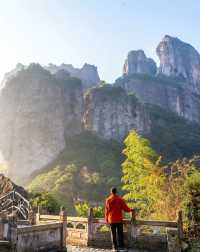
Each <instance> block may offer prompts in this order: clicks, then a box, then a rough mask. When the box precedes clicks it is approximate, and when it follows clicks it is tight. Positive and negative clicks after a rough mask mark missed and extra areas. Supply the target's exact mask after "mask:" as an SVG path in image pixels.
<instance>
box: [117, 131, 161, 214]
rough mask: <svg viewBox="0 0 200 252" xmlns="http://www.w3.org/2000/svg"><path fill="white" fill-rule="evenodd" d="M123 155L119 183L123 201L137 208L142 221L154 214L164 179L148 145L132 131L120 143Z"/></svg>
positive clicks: (153, 153) (158, 161)
mask: <svg viewBox="0 0 200 252" xmlns="http://www.w3.org/2000/svg"><path fill="white" fill-rule="evenodd" d="M124 143H125V146H126V147H125V149H124V150H123V154H124V155H125V156H126V160H125V161H124V163H123V164H122V172H123V176H122V182H123V190H125V192H126V193H125V195H124V198H125V199H126V200H128V201H130V205H131V206H132V207H139V208H140V209H141V211H140V213H141V216H142V217H146V216H149V215H150V214H152V213H153V212H154V211H155V205H156V202H157V201H158V199H159V198H161V197H162V190H161V188H162V186H163V182H164V176H163V175H162V170H161V167H160V159H159V158H158V156H157V154H156V153H155V151H154V150H153V149H152V148H151V146H150V142H149V141H148V140H147V139H145V138H143V137H141V136H139V135H138V134H137V133H136V132H135V131H132V132H130V133H129V135H128V137H127V138H126V139H125V141H124Z"/></svg>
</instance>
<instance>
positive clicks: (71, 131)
mask: <svg viewBox="0 0 200 252" xmlns="http://www.w3.org/2000/svg"><path fill="white" fill-rule="evenodd" d="M157 53H158V54H159V57H160V60H161V63H160V67H159V69H158V70H157V69H156V64H155V62H154V61H153V60H152V59H149V58H147V57H146V55H145V54H144V52H143V51H142V50H139V51H131V52H130V53H129V54H128V56H127V59H126V61H125V65H124V68H123V76H122V77H120V78H118V79H117V80H116V82H115V83H114V85H113V86H112V85H104V86H97V84H98V82H99V76H98V72H97V68H96V67H94V66H91V65H88V64H85V65H84V66H83V68H81V69H76V68H74V67H73V66H72V65H65V64H63V65H61V66H55V65H52V64H51V65H49V66H48V67H45V68H46V69H45V68H44V67H41V66H40V65H38V64H31V65H30V66H23V65H21V64H19V65H18V66H17V67H16V69H14V70H13V71H11V72H10V73H8V74H6V76H5V78H4V80H3V83H2V85H1V89H0V116H1V118H2V119H1V120H0V131H1V135H0V157H1V163H6V164H7V166H8V168H9V175H10V176H11V177H12V178H14V177H15V178H16V177H21V178H22V177H27V176H29V175H30V174H31V173H32V172H33V171H35V170H37V169H40V168H43V167H44V166H46V165H47V164H48V163H50V162H51V161H52V160H54V159H56V158H57V157H58V155H59V154H60V153H61V152H62V151H63V150H64V149H65V148H66V144H67V141H69V136H74V135H77V134H79V133H84V132H83V131H85V130H87V131H92V132H94V133H96V134H97V135H98V136H100V137H101V138H105V139H107V140H108V139H116V140H118V141H122V139H123V138H124V137H125V136H126V135H127V134H128V132H129V131H130V130H132V129H136V130H137V131H138V132H140V133H143V134H145V135H148V134H150V133H151V132H152V129H154V128H156V129H154V133H152V134H154V135H155V134H156V133H157V128H158V127H160V125H159V124H155V121H156V120H157V118H158V117H156V120H155V119H153V117H152V112H151V111H150V110H149V109H147V104H153V105H157V106H159V107H161V108H162V109H164V110H162V111H161V112H160V113H159V122H161V126H162V128H163V125H164V126H165V125H166V124H168V121H167V120H168V118H167V119H165V120H162V116H163V115H164V113H166V111H173V112H176V114H177V115H179V116H181V117H183V118H184V119H187V120H189V121H194V122H197V123H199V122H200V95H199V92H198V85H199V84H198V83H199V82H198V81H199V80H198V78H197V77H198V73H199V71H200V67H199V66H198V57H199V56H198V55H199V54H198V52H197V51H196V50H195V49H194V48H193V47H191V46H190V45H188V44H186V43H184V42H182V41H180V40H178V39H176V38H172V37H169V36H165V38H164V39H163V41H162V42H161V43H160V44H159V46H158V48H157ZM47 69H48V70H47ZM72 76H76V77H79V79H77V78H76V77H72ZM88 87H90V89H89V90H86V89H87V88H88ZM91 87H93V88H91ZM82 89H83V90H84V95H83V91H82ZM155 111H157V109H155ZM170 113H171V112H170ZM177 115H176V116H177ZM170 118H172V119H171V120H174V119H173V118H175V117H170ZM177 121H178V123H179V126H180V125H181V124H182V123H183V124H185V123H186V121H185V120H181V121H179V120H177ZM174 127H175V126H174V125H172V126H171V129H173V128H174ZM189 127H190V125H189V126H187V130H188V128H189ZM180 128H181V127H179V129H180ZM179 129H178V130H179ZM181 129H182V128H181ZM164 131H166V130H165V129H164ZM182 131H183V132H184V134H185V131H184V127H183V129H182ZM197 132H199V131H198V130H197ZM162 134H163V133H162ZM162 134H161V136H162ZM170 134H171V133H170ZM198 134H199V133H198ZM176 135H177V134H174V135H173V137H172V138H174V136H176ZM181 136H182V134H181ZM184 136H185V135H183V137H184ZM152 139H153V138H152ZM160 139H161V137H159V138H158V141H160ZM166 139H167V138H166ZM190 139H192V140H191V141H190V142H189V144H191V143H193V142H195V141H194V140H193V138H192V137H191V138H190ZM180 141H182V140H180ZM173 145H174V144H173V139H172V144H171V146H173ZM176 145H177V144H176ZM163 146H164V147H165V143H163ZM194 149H195V150H196V149H197V148H196V147H195V148H194ZM195 153H196V152H195Z"/></svg>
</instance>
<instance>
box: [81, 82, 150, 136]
mask: <svg viewBox="0 0 200 252" xmlns="http://www.w3.org/2000/svg"><path fill="white" fill-rule="evenodd" d="M83 122H84V126H85V129H87V130H90V131H93V132H96V133H97V134H98V135H100V136H101V137H103V138H106V139H117V140H122V139H123V138H124V137H125V136H126V135H127V133H128V132H129V131H130V130H131V129H136V130H137V131H138V132H148V131H149V129H150V120H149V117H148V113H146V111H145V109H144V107H143V106H142V105H141V104H140V103H138V101H137V99H136V97H135V96H134V95H127V94H126V92H125V91H124V90H123V89H122V88H119V87H112V86H111V85H105V86H103V87H99V88H95V89H92V90H90V92H89V93H88V94H87V95H86V97H85V109H84V118H83Z"/></svg>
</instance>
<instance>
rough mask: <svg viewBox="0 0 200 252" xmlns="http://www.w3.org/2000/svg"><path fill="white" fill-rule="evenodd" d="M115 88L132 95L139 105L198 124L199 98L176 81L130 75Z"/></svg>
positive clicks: (118, 81)
mask: <svg viewBox="0 0 200 252" xmlns="http://www.w3.org/2000/svg"><path fill="white" fill-rule="evenodd" d="M114 85H115V86H119V87H122V88H123V89H125V90H126V92H127V93H131V92H132V93H134V94H135V95H136V97H137V98H138V99H139V101H140V102H141V103H150V104H155V105H158V106H160V107H162V108H164V109H167V110H171V111H174V112H176V113H177V114H178V115H179V116H183V117H184V118H185V119H187V120H190V121H195V122H200V96H199V95H198V94H196V93H194V92H192V91H191V90H190V89H188V88H185V85H186V84H185V83H183V82H180V81H178V80H174V79H170V78H166V77H164V76H162V77H151V76H147V75H132V76H128V77H122V78H119V79H117V80H116V82H115V84H114Z"/></svg>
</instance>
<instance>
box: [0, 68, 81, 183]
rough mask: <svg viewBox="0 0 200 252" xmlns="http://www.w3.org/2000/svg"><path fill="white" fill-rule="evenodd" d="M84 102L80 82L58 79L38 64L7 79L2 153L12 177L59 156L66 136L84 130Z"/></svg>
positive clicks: (0, 97) (0, 98)
mask: <svg viewBox="0 0 200 252" xmlns="http://www.w3.org/2000/svg"><path fill="white" fill-rule="evenodd" d="M82 102H83V100H82V88H81V83H80V81H79V80H77V79H75V78H74V79H71V78H70V79H69V80H68V81H66V80H58V79H56V78H55V77H53V76H52V75H51V74H50V73H49V72H48V71H46V70H44V69H43V68H42V67H41V66H40V65H38V64H31V65H30V66H29V67H28V68H26V69H23V70H21V71H19V72H18V73H17V74H16V75H15V76H14V77H13V78H8V79H7V81H6V82H5V83H4V86H3V87H2V89H1V93H0V117H1V118H2V120H0V131H1V132H2V134H1V135H0V154H1V159H2V161H1V162H3V163H6V164H7V166H8V169H9V176H11V178H15V179H16V178H17V177H20V178H23V177H26V176H27V175H29V174H30V173H31V172H32V171H34V170H35V169H39V168H42V167H43V166H45V165H46V164H48V163H49V162H50V161H51V160H53V159H54V158H56V157H57V155H58V154H59V153H60V152H61V151H62V149H63V148H64V147H65V135H68V134H74V133H75V132H80V130H81V116H82V107H83V104H82ZM72 124H73V127H72Z"/></svg>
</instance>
